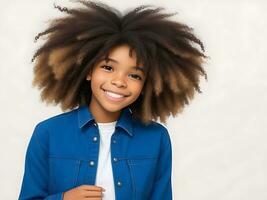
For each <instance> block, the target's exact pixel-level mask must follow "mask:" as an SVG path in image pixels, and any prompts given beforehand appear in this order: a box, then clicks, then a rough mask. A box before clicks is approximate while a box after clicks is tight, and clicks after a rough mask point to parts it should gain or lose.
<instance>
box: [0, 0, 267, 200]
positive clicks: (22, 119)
mask: <svg viewBox="0 0 267 200" xmlns="http://www.w3.org/2000/svg"><path fill="white" fill-rule="evenodd" d="M54 2H56V3H57V4H58V5H61V6H69V5H72V4H71V3H70V2H68V1H41V0H24V1H18V0H17V1H15V0H13V1H7V0H1V7H0V58H1V62H0V90H1V92H0V106H1V111H0V119H1V125H0V137H1V139H0V157H1V165H0V177H1V179H0V195H1V196H0V199H5V200H12V199H17V198H18V194H19V191H20V186H21V181H22V175H23V171H24V159H25V153H26V148H27V145H28V141H29V139H30V136H31V134H32V131H33V128H34V126H35V125H36V124H37V123H38V122H39V121H41V120H43V119H45V118H48V117H50V116H53V115H56V114H59V113H61V110H60V108H59V107H56V106H53V105H51V106H47V105H45V103H41V101H40V97H39V94H40V93H39V91H38V90H37V88H33V87H32V86H31V81H32V78H33V74H32V68H33V64H32V63H31V62H30V60H31V57H32V55H33V52H34V50H35V49H36V48H37V45H38V44H40V41H41V40H40V41H39V43H34V42H33V41H34V37H35V36H36V35H37V34H38V33H39V32H41V31H43V30H44V28H45V27H46V21H47V20H48V19H51V18H53V17H55V16H59V15H61V13H60V12H59V11H58V10H57V9H54V8H53V3H54ZM103 2H104V3H108V4H110V5H112V6H115V7H116V8H118V9H119V10H121V11H123V10H125V9H126V8H130V7H135V6H137V5H140V4H145V3H152V4H154V5H159V6H163V7H165V8H166V10H167V11H169V12H176V11H177V12H178V14H177V15H176V17H175V18H176V19H177V20H180V21H181V22H185V23H187V24H188V25H189V26H191V27H193V28H194V31H195V33H196V34H197V36H199V37H200V39H201V40H202V41H203V42H204V45H205V47H206V53H207V54H208V55H209V56H210V58H211V59H210V60H209V61H208V62H207V63H206V65H205V69H206V71H207V73H208V81H205V80H204V79H202V81H201V88H202V91H203V93H202V94H197V95H196V97H195V99H194V100H193V101H191V104H190V105H189V106H187V107H186V108H185V109H184V112H183V113H182V114H179V115H178V116H176V117H175V118H170V119H169V120H168V130H169V132H170V135H171V139H172V147H173V197H174V199H175V200H196V199H198V200H214V199H216V200H255V199H257V200H265V199H267V170H266V169H267V147H266V141H267V137H266V134H267V128H266V124H267V117H266V111H267V105H266V104H267V81H266V80H267V79H266V78H267V64H266V57H267V56H266V55H267V54H266V53H267V51H266V50H267V47H266V45H267V40H266V35H267V13H266V9H267V2H266V1H264V0H235V1H230V0H224V1H222V0H221V1H219V0H201V1H197V0H179V1H176V0H164V1H152V0H150V1H148V0H142V1H139V0H138V1H137V0H136V1H128V2H127V1H121V0H105V1H103Z"/></svg>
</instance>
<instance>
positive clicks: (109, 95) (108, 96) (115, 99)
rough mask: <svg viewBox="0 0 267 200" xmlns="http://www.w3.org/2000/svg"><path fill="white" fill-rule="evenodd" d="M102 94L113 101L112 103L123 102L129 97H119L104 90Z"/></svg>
mask: <svg viewBox="0 0 267 200" xmlns="http://www.w3.org/2000/svg"><path fill="white" fill-rule="evenodd" d="M102 90H103V91H104V94H105V96H106V97H107V98H108V99H109V100H111V101H113V102H120V101H123V100H124V99H126V97H128V96H129V95H120V94H117V93H114V92H111V91H107V90H104V89H102Z"/></svg>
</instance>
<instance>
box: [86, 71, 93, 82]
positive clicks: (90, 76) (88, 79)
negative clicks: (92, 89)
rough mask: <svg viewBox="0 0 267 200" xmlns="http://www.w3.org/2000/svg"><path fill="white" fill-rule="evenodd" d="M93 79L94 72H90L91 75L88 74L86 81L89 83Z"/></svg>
mask: <svg viewBox="0 0 267 200" xmlns="http://www.w3.org/2000/svg"><path fill="white" fill-rule="evenodd" d="M91 78H92V71H91V70H90V71H89V73H88V75H87V76H86V80H87V81H90V80H91Z"/></svg>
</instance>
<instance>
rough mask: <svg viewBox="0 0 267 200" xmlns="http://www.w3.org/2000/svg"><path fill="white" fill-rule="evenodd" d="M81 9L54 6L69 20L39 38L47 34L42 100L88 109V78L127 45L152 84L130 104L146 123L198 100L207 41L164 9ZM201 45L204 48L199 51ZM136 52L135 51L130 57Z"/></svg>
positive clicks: (39, 81)
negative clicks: (106, 58) (113, 51)
mask: <svg viewBox="0 0 267 200" xmlns="http://www.w3.org/2000/svg"><path fill="white" fill-rule="evenodd" d="M76 2H77V3H80V4H81V5H82V6H81V7H80V8H72V9H69V8H66V7H60V6H57V5H54V7H55V8H57V9H58V10H60V11H61V12H65V13H66V16H63V17H59V18H56V19H53V20H52V21H50V24H49V27H48V28H47V29H46V30H45V31H43V32H41V33H39V34H38V35H37V36H36V37H35V41H37V40H38V39H39V38H40V37H41V36H44V35H47V37H46V41H45V42H44V44H43V45H42V46H41V47H39V48H38V49H37V50H36V52H35V53H34V55H33V58H32V62H33V61H34V60H35V59H36V60H37V61H36V63H35V65H34V80H33V82H32V84H33V86H38V89H41V90H42V91H41V99H42V101H45V102H47V103H54V104H60V105H61V109H62V110H63V111H65V110H72V109H74V108H75V107H77V106H81V105H88V106H89V104H90V100H91V87H90V82H88V81H87V80H86V77H87V75H88V73H89V72H90V70H92V68H93V66H94V64H95V63H97V62H98V61H99V60H100V58H102V57H104V56H107V55H108V53H109V52H110V50H111V49H112V48H114V47H116V46H118V45H121V44H127V45H129V46H130V48H131V50H130V52H131V51H133V50H134V51H135V52H136V56H137V65H138V64H139V63H140V62H142V64H143V65H144V69H145V74H146V75H147V76H146V80H145V83H144V86H143V91H142V95H140V96H139V97H138V99H137V100H136V101H135V102H134V103H132V104H131V105H129V108H130V109H131V111H132V114H133V116H134V117H136V118H139V119H141V120H142V121H143V122H144V123H148V122H150V121H151V120H158V118H159V119H160V121H161V122H163V123H166V119H167V117H168V116H170V114H172V115H173V116H176V115H177V113H179V112H181V111H182V109H183V108H184V106H185V104H188V103H189V100H191V99H193V97H194V94H195V91H197V92H199V93H201V90H200V88H199V78H200V75H204V76H205V79H206V80H207V74H206V72H205V71H204V69H203V67H202V65H203V63H204V61H205V59H206V58H207V56H206V55H205V54H204V52H205V50H204V46H203V44H202V42H201V41H200V40H199V39H198V38H197V37H196V36H195V35H194V34H193V29H192V28H191V27H189V26H187V25H186V24H183V23H179V22H177V21H175V20H171V19H169V17H171V16H173V15H175V14H176V13H163V12H162V11H163V10H164V8H162V7H156V8H155V7H153V6H151V5H141V6H138V7H136V8H134V9H131V10H128V11H127V12H126V13H125V14H124V15H122V14H121V12H119V11H118V10H116V9H115V8H113V7H110V6H108V5H106V4H103V3H100V2H93V1H82V0H78V1H76ZM197 46H200V48H197ZM130 54H131V53H130Z"/></svg>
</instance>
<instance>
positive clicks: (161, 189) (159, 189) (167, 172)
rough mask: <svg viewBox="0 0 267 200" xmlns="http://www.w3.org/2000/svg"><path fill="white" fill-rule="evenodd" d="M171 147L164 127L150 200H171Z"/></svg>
mask: <svg viewBox="0 0 267 200" xmlns="http://www.w3.org/2000/svg"><path fill="white" fill-rule="evenodd" d="M171 176H172V146H171V139H170V136H169V133H168V130H167V129H166V128H165V127H164V133H163V134H162V139H161V147H160V156H159V161H158V165H157V174H156V178H155V181H154V186H153V189H152V193H151V197H150V200H162V199H164V200H172V179H171Z"/></svg>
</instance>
